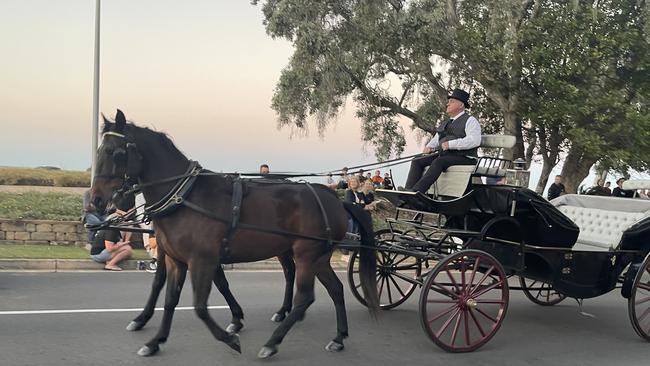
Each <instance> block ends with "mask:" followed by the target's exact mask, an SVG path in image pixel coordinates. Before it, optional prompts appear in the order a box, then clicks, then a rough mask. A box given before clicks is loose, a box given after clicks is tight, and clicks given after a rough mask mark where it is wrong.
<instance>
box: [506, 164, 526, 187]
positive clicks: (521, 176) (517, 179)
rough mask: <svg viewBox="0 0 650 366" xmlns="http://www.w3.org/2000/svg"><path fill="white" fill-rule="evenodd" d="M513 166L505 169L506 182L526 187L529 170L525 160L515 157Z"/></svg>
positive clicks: (510, 184)
mask: <svg viewBox="0 0 650 366" xmlns="http://www.w3.org/2000/svg"><path fill="white" fill-rule="evenodd" d="M512 165H513V167H512V168H511V169H507V170H506V184H507V185H509V186H516V187H528V182H529V181H530V172H529V171H528V170H527V169H526V161H525V160H524V159H517V160H515V161H513V162H512Z"/></svg>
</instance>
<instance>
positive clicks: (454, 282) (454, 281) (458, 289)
mask: <svg viewBox="0 0 650 366" xmlns="http://www.w3.org/2000/svg"><path fill="white" fill-rule="evenodd" d="M445 273H447V276H448V277H449V279H450V280H451V283H452V284H453V285H454V289H455V290H456V292H458V293H460V288H459V287H458V284H457V283H456V280H454V277H453V276H452V275H451V273H449V270H448V269H446V268H445Z"/></svg>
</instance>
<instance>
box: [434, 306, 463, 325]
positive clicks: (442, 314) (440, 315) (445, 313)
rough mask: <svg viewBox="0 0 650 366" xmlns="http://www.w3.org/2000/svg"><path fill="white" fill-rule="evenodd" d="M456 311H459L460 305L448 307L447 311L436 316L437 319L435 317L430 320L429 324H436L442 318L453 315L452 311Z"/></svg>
mask: <svg viewBox="0 0 650 366" xmlns="http://www.w3.org/2000/svg"><path fill="white" fill-rule="evenodd" d="M454 309H458V305H452V306H450V307H448V308H447V309H445V311H443V312H442V313H440V314H438V315H436V316H435V317H433V318H431V319H428V321H429V324H431V323H433V322H435V321H436V320H438V319H440V318H442V317H443V316H445V315H447V314H449V313H451V312H452V311H454Z"/></svg>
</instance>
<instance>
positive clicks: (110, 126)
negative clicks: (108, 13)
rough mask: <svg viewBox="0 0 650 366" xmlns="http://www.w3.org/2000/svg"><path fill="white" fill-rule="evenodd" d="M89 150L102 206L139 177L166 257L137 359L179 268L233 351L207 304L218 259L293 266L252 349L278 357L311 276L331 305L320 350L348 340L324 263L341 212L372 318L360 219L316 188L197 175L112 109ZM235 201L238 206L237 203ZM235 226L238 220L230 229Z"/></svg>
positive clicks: (160, 138)
mask: <svg viewBox="0 0 650 366" xmlns="http://www.w3.org/2000/svg"><path fill="white" fill-rule="evenodd" d="M105 122H106V123H105V125H104V129H103V134H104V137H103V141H102V145H101V146H100V148H99V149H98V151H97V165H96V175H95V177H94V179H93V186H92V196H93V199H94V200H96V201H107V200H108V199H110V197H111V196H112V194H113V193H114V192H115V191H116V190H117V189H119V188H120V187H122V186H123V185H124V184H125V182H126V181H127V179H128V178H131V179H137V180H138V182H139V185H140V187H141V189H142V193H143V194H144V197H145V201H146V202H147V206H148V207H149V212H150V214H152V215H153V216H154V224H155V227H156V233H157V237H158V238H161V243H162V245H163V246H164V251H165V253H166V255H167V258H166V267H167V270H168V285H167V292H166V297H165V306H164V314H163V320H162V326H161V328H160V329H159V331H158V333H157V334H156V335H155V336H154V337H153V339H151V340H150V341H149V342H147V343H146V344H145V345H144V346H143V347H142V348H141V349H140V350H139V351H138V354H140V355H142V356H148V355H152V354H154V353H156V352H157V351H158V350H159V345H160V343H163V342H165V341H166V340H167V337H168V336H169V331H170V328H171V321H172V317H173V312H174V308H175V307H176V305H177V304H178V300H179V297H180V292H181V290H182V286H183V283H184V280H185V275H186V273H187V269H188V268H190V269H191V279H192V286H193V289H194V308H195V311H196V313H197V315H198V317H199V318H200V319H201V320H203V322H204V323H205V324H206V326H207V327H208V329H209V330H210V331H211V333H212V334H213V336H214V337H215V338H216V339H218V340H220V341H222V342H224V343H226V344H227V345H228V346H230V347H231V348H233V349H235V350H237V351H238V352H241V347H240V342H239V337H238V336H237V335H236V334H229V333H228V332H226V331H225V330H223V329H222V328H221V327H220V326H219V325H218V324H217V323H216V322H215V321H214V320H213V319H212V317H211V316H210V314H209V312H208V310H207V299H208V296H209V293H210V289H211V284H212V281H213V279H214V275H215V272H216V271H217V269H218V267H219V266H220V265H221V264H223V263H240V262H251V261H258V260H262V259H266V258H270V257H274V256H278V255H282V254H284V253H287V252H289V251H291V252H292V253H293V255H294V261H295V266H296V294H295V296H294V306H293V309H292V310H291V312H290V313H289V314H288V315H287V317H286V318H285V319H284V320H283V321H282V322H281V323H280V325H279V326H278V327H277V328H276V330H275V331H274V332H273V334H272V336H271V338H270V339H269V340H268V341H267V342H266V344H265V345H264V347H262V349H261V350H260V352H259V353H258V357H260V358H267V357H270V356H272V355H273V354H275V353H277V345H278V344H280V343H281V342H282V339H283V338H284V337H285V335H286V334H287V332H288V331H289V329H290V328H291V327H292V326H293V324H295V322H296V321H298V320H300V319H302V318H303V317H304V315H305V312H306V310H307V308H308V307H309V305H311V304H312V303H313V302H314V280H315V278H316V277H318V279H319V280H320V282H321V283H322V284H323V285H324V286H325V288H326V289H327V292H328V293H329V295H330V297H331V298H332V300H333V301H334V306H335V309H336V318H337V334H336V337H335V338H334V339H333V340H332V341H331V342H329V343H328V345H327V347H326V348H327V349H328V350H330V351H339V350H342V349H343V339H344V338H346V337H347V335H348V327H347V317H346V311H345V303H344V298H343V285H342V284H341V281H340V280H339V279H338V277H337V276H336V274H335V273H334V271H333V269H332V267H331V265H330V258H331V255H332V251H333V245H332V241H339V240H342V239H343V237H344V235H345V231H346V227H347V213H349V214H350V215H352V217H354V218H355V219H356V220H357V221H359V222H360V224H361V225H360V228H361V230H360V231H361V243H362V245H361V246H360V263H359V270H360V279H361V285H362V290H363V292H364V297H365V299H366V300H367V302H368V307H369V309H370V311H371V313H372V314H375V313H376V311H377V309H378V303H379V300H378V294H377V287H376V278H375V269H376V268H375V266H376V264H375V250H374V249H373V244H374V239H373V236H372V224H371V222H370V219H369V217H368V214H367V213H365V212H363V210H360V209H358V208H357V207H355V206H348V205H346V206H344V205H343V203H342V202H341V201H340V200H339V199H338V198H337V197H336V195H335V194H334V192H332V191H331V190H329V189H328V188H327V187H325V186H322V185H313V186H312V185H306V184H295V183H294V184H292V183H283V182H278V183H262V182H255V181H248V182H246V183H245V184H242V183H241V182H239V181H238V178H236V177H232V176H227V175H219V174H213V173H210V172H207V171H205V170H202V169H200V167H198V166H197V164H195V163H194V162H191V161H190V160H188V159H187V158H186V157H185V156H184V155H183V154H182V153H181V152H180V151H179V150H178V149H177V148H176V147H175V146H174V144H173V143H172V142H171V140H169V138H168V137H167V136H166V135H164V134H162V133H158V132H154V131H152V130H149V129H147V128H142V127H138V126H135V125H133V124H127V123H126V119H125V117H124V114H123V113H122V112H121V111H119V110H118V113H117V115H116V118H115V123H110V122H109V121H105ZM240 196H241V200H239V199H236V198H238V197H240ZM238 222H239V224H238Z"/></svg>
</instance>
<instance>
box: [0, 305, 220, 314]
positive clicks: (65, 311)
mask: <svg viewBox="0 0 650 366" xmlns="http://www.w3.org/2000/svg"><path fill="white" fill-rule="evenodd" d="M208 309H228V306H226V305H213V306H208ZM161 310H164V309H163V308H156V311H161ZM176 310H194V307H193V306H177V307H176ZM138 311H142V308H126V309H61V310H16V311H0V315H40V314H85V313H128V312H138Z"/></svg>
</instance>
